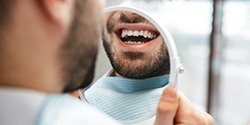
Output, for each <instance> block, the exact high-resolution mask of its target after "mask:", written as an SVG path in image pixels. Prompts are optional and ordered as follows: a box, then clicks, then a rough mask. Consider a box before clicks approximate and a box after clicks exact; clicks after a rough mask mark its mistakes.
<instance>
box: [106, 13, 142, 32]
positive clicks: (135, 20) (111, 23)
mask: <svg viewBox="0 0 250 125" xmlns="http://www.w3.org/2000/svg"><path fill="white" fill-rule="evenodd" d="M118 23H147V20H146V19H145V18H143V17H141V16H134V17H132V18H129V17H127V16H126V15H125V14H123V13H122V14H121V16H120V18H119V20H118V21H117V20H115V19H112V18H111V19H110V20H109V21H108V23H107V31H108V33H112V32H113V31H114V28H115V25H117V24H118Z"/></svg>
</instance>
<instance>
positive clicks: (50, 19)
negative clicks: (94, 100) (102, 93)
mask: <svg viewBox="0 0 250 125" xmlns="http://www.w3.org/2000/svg"><path fill="white" fill-rule="evenodd" d="M100 3H101V1H99V0H24V1H23V0H3V1H1V2H0V27H1V28H0V100H1V101H0V124H1V125H35V124H38V125H83V124H89V125H95V124H103V123H106V124H109V125H111V124H112V125H113V124H116V125H117V124H119V123H117V122H116V121H114V120H112V119H110V118H109V117H108V116H106V115H104V114H103V113H101V112H99V111H97V110H95V109H93V108H91V107H90V106H88V105H86V104H83V103H82V102H80V101H79V100H77V99H74V98H72V97H70V96H68V95H67V94H56V93H62V92H70V91H72V90H75V89H77V88H83V87H86V86H88V84H89V83H90V82H91V80H92V77H93V71H94V67H95V65H94V64H95V59H96V53H97V45H98V41H99V36H100V35H99V29H100V25H99V24H100V23H101V21H100V20H101V19H100V17H101V7H102V5H101V4H100ZM97 119H98V120H97Z"/></svg>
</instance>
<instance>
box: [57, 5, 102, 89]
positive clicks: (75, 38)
mask: <svg viewBox="0 0 250 125" xmlns="http://www.w3.org/2000/svg"><path fill="white" fill-rule="evenodd" d="M91 2H92V3H91ZM93 3H94V2H93V1H92V0H88V1H82V0H77V1H76V3H75V16H74V20H73V23H72V26H71V29H70V32H69V35H68V37H67V39H66V41H65V43H64V44H63V46H62V49H61V50H62V51H61V53H60V54H61V55H60V58H61V59H60V61H62V64H63V65H62V68H63V71H64V72H63V76H62V77H63V78H64V81H65V84H66V86H65V88H64V92H70V91H74V90H76V89H80V88H85V87H87V86H88V85H89V84H91V82H92V80H93V77H94V71H95V61H96V56H97V49H98V41H99V40H100V39H99V38H100V32H99V29H100V24H101V22H100V21H101V19H100V17H101V15H100V14H101V12H99V10H98V9H100V8H98V7H97V8H98V9H96V10H94V9H91V8H93V7H95V6H94V5H93ZM90 4H92V5H90Z"/></svg>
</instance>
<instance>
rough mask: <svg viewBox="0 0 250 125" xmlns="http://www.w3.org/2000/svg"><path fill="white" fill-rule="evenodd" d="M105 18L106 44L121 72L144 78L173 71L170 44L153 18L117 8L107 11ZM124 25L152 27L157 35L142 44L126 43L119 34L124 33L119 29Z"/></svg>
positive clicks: (109, 53) (129, 76)
mask: <svg viewBox="0 0 250 125" xmlns="http://www.w3.org/2000/svg"><path fill="white" fill-rule="evenodd" d="M105 20H106V22H104V28H103V29H104V30H103V36H102V39H103V45H104V48H105V51H106V53H107V55H108V57H109V59H110V62H111V64H112V66H113V68H114V69H115V71H116V75H117V76H122V77H126V78H133V79H143V78H149V77H153V76H159V75H163V74H167V73H168V72H169V70H170V63H169V55H168V50H167V47H166V45H165V43H164V41H163V39H162V37H161V35H160V34H159V33H158V31H157V29H156V28H155V27H154V26H153V25H152V24H151V23H150V22H148V21H147V20H146V19H144V18H143V17H141V16H139V15H137V14H134V13H133V14H131V13H129V12H114V13H111V14H109V15H107V16H106V19H105ZM123 29H130V30H144V31H150V32H152V33H155V34H157V37H156V38H155V39H154V40H152V41H151V42H147V43H145V44H141V45H131V44H125V43H124V42H122V41H121V38H119V37H120V33H117V32H120V30H123ZM125 41H127V40H125Z"/></svg>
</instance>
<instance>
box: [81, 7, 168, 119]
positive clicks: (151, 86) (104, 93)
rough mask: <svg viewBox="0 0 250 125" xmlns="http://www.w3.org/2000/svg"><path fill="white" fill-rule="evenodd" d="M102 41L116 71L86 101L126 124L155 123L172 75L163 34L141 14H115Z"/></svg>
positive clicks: (106, 21) (96, 85) (100, 81)
mask: <svg viewBox="0 0 250 125" xmlns="http://www.w3.org/2000/svg"><path fill="white" fill-rule="evenodd" d="M102 41H103V46H104V49H105V52H106V54H107V56H108V58H109V61H110V63H111V65H112V69H110V71H108V72H107V73H106V74H105V75H103V76H102V77H101V78H99V79H98V80H97V81H96V82H95V83H94V84H93V85H92V86H91V87H90V88H89V89H88V90H87V91H85V93H84V96H85V99H86V101H87V102H88V103H89V104H90V105H92V106H94V107H96V108H98V109H100V110H102V111H103V112H104V113H106V114H108V115H110V116H111V117H113V118H115V119H116V120H119V121H120V122H122V123H125V124H126V123H129V124H132V123H133V124H137V123H139V122H143V121H145V120H146V121H147V120H148V119H152V118H153V116H154V115H155V112H156V107H157V103H158V100H159V98H160V96H161V92H162V91H163V89H164V87H166V85H168V82H169V75H170V74H169V73H170V61H169V54H168V53H169V52H168V49H167V46H166V44H165V41H164V40H163V37H162V34H161V33H160V32H159V30H158V29H157V28H156V27H155V26H154V25H152V23H151V21H150V20H148V19H146V18H145V17H144V16H143V15H141V14H139V13H135V12H130V11H112V12H108V13H105V15H104V22H103V31H102ZM97 71H98V69H97Z"/></svg>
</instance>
